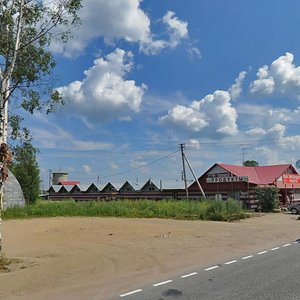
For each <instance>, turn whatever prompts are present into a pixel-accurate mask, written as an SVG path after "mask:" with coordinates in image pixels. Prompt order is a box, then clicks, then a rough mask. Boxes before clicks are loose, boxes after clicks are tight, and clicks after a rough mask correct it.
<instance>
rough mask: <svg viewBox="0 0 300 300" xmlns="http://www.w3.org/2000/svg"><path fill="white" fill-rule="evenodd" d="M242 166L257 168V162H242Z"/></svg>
mask: <svg viewBox="0 0 300 300" xmlns="http://www.w3.org/2000/svg"><path fill="white" fill-rule="evenodd" d="M243 166H245V167H257V166H258V162H257V161H256V160H246V161H244V162H243Z"/></svg>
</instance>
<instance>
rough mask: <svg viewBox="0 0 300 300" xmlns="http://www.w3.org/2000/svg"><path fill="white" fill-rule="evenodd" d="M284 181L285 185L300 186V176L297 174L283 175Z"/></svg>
mask: <svg viewBox="0 0 300 300" xmlns="http://www.w3.org/2000/svg"><path fill="white" fill-rule="evenodd" d="M282 181H283V183H284V184H297V183H298V184H300V175H297V174H283V175H282Z"/></svg>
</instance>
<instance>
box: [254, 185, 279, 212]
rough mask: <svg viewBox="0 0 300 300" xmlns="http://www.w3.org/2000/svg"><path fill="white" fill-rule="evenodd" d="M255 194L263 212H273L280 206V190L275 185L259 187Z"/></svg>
mask: <svg viewBox="0 0 300 300" xmlns="http://www.w3.org/2000/svg"><path fill="white" fill-rule="evenodd" d="M255 195H256V199H257V200H258V206H259V207H260V208H261V210H262V211H263V212H272V211H273V210H274V209H276V208H278V207H279V192H278V189H277V188H276V187H275V186H264V187H257V188H256V189H255Z"/></svg>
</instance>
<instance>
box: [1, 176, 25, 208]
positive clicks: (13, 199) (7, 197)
mask: <svg viewBox="0 0 300 300" xmlns="http://www.w3.org/2000/svg"><path fill="white" fill-rule="evenodd" d="M3 200H4V201H3V204H4V209H6V208H8V207H13V206H15V205H19V206H24V205H25V198H24V195H23V191H22V188H21V186H20V184H19V182H18V180H17V178H16V177H15V176H14V174H13V173H12V172H10V171H8V178H7V181H6V182H5V183H4V199H3Z"/></svg>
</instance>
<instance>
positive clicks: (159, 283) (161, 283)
mask: <svg viewBox="0 0 300 300" xmlns="http://www.w3.org/2000/svg"><path fill="white" fill-rule="evenodd" d="M170 282H172V280H166V281H162V282H158V283H155V284H153V286H159V285H163V284H167V283H170Z"/></svg>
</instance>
